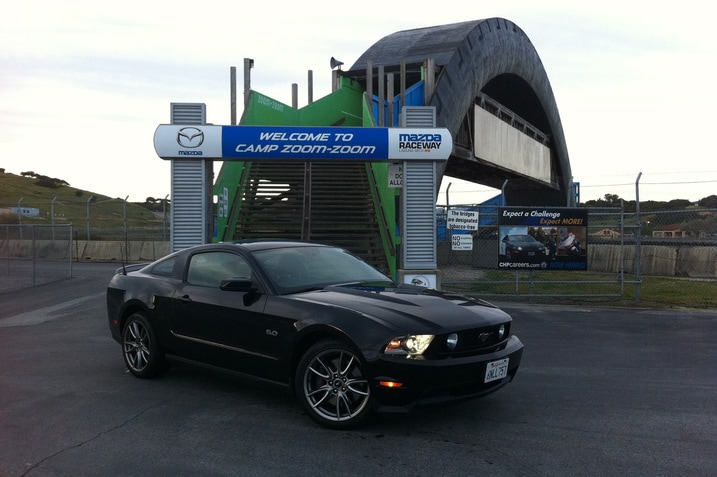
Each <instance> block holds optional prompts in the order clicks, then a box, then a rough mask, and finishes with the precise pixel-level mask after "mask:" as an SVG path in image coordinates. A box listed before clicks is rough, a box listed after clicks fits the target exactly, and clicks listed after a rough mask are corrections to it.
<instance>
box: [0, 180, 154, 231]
mask: <svg viewBox="0 0 717 477" xmlns="http://www.w3.org/2000/svg"><path fill="white" fill-rule="evenodd" d="M0 171H1V170H0ZM45 179H48V178H45ZM90 197H93V200H92V202H91V203H90V223H91V226H92V229H93V230H98V231H99V230H102V229H106V230H111V229H119V230H121V229H123V227H124V207H125V204H124V200H123V199H119V198H110V197H107V196H104V195H102V194H98V193H95V192H90V191H85V190H81V189H76V188H74V187H70V186H69V185H65V184H63V183H61V181H56V180H49V181H48V180H43V178H42V177H40V178H38V177H26V176H19V175H15V174H11V173H8V172H0V224H17V223H18V222H19V220H18V216H17V215H16V214H12V213H11V210H10V209H11V208H12V207H17V206H18V203H19V202H20V198H22V202H21V203H20V205H21V206H22V207H31V208H36V209H39V211H40V215H39V217H23V218H22V223H23V224H52V223H53V222H52V215H51V211H52V209H53V199H54V215H55V217H54V223H55V224H57V225H59V224H72V225H74V227H75V228H77V229H79V228H82V229H84V227H86V224H87V203H88V200H89V199H90ZM163 223H164V222H163V219H162V212H161V207H160V210H159V211H158V212H153V211H151V210H149V209H148V208H147V207H145V206H143V205H142V204H139V203H132V202H128V203H127V226H128V228H133V229H157V230H162V227H163Z"/></svg>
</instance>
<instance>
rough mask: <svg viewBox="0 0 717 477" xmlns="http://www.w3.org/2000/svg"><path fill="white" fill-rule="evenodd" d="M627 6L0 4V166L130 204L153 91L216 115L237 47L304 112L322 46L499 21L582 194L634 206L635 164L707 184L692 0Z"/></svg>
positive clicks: (340, 55) (711, 129)
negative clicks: (516, 44)
mask: <svg viewBox="0 0 717 477" xmlns="http://www.w3.org/2000/svg"><path fill="white" fill-rule="evenodd" d="M635 3H638V2H635ZM639 4H640V6H638V5H635V6H633V2H626V1H619V2H615V1H611V0H608V1H601V2H575V1H550V0H546V1H542V2H536V1H533V0H530V1H516V2H510V1H504V2H484V1H480V2H471V3H468V4H466V3H465V2H423V1H414V2H386V1H373V0H364V1H361V2H354V3H346V2H328V1H314V2H311V1H304V2H285V1H281V2H276V1H270V0H264V1H261V2H226V1H222V2H219V1H213V0H204V1H201V2H196V1H193V2H186V1H182V0H179V1H173V2H152V1H147V0H145V1H142V2H137V1H134V0H130V1H124V2H97V1H92V2H89V1H76V0H66V1H63V2H47V1H36V0H25V1H23V2H14V3H13V5H12V9H9V8H3V13H2V16H0V62H1V64H2V68H1V69H0V168H4V169H6V171H7V172H11V173H14V174H20V173H21V172H24V171H34V172H36V173H39V174H44V175H48V176H51V177H56V178H60V179H63V180H66V181H67V182H69V183H70V185H72V186H73V187H78V188H81V189H86V190H89V191H91V192H95V193H98V194H102V195H107V196H110V197H119V198H122V199H124V198H125V197H126V196H129V200H130V201H144V200H145V198H146V197H149V196H151V197H158V198H159V197H164V196H166V195H167V194H169V192H170V189H169V185H170V184H169V183H170V178H169V172H170V170H169V163H168V162H167V161H163V160H162V159H159V158H158V157H157V155H156V154H155V152H154V148H153V145H152V138H153V134H154V130H155V128H156V127H157V125H158V124H160V123H168V122H169V104H170V103H171V102H200V103H206V105H207V120H208V122H210V123H214V124H229V123H230V105H229V71H230V67H231V66H236V67H237V75H238V77H239V78H240V80H239V85H238V87H239V94H241V91H242V87H243V86H242V84H241V75H242V74H243V70H242V64H243V58H245V57H246V58H253V59H254V62H255V66H254V69H253V70H252V89H254V90H255V91H258V92H261V93H263V94H266V95H268V96H270V97H272V98H274V99H276V100H278V101H281V102H283V103H286V104H291V84H292V83H297V84H298V89H299V106H304V105H306V99H307V93H306V91H307V72H308V70H312V71H313V76H314V100H317V99H319V98H321V97H323V96H326V95H328V94H329V93H330V91H331V87H330V79H331V69H330V66H329V59H330V58H331V57H332V56H335V57H336V58H337V59H339V60H341V61H343V62H344V63H345V68H348V67H350V66H351V65H352V64H353V63H354V61H355V60H356V59H358V57H359V56H360V55H361V54H362V53H363V52H364V51H365V50H367V49H368V48H369V47H370V46H371V45H372V44H373V43H375V42H376V41H378V40H380V39H381V38H383V37H384V36H386V35H389V34H391V33H394V32H397V31H401V30H406V29H413V28H420V27H427V26H434V25H442V24H448V23H456V22H462V21H468V20H478V19H484V18H491V17H503V18H506V19H508V20H510V21H512V22H514V23H515V24H517V25H518V26H519V27H520V28H521V29H522V30H523V31H524V32H525V33H526V34H527V36H528V38H529V39H530V41H531V42H532V43H533V45H534V46H535V48H536V50H537V52H538V55H539V56H540V58H541V60H542V62H543V65H544V66H545V70H546V72H547V75H548V78H549V79H550V81H551V85H552V88H553V92H554V94H555V98H556V101H557V105H558V110H559V112H560V116H561V119H562V124H563V128H564V130H565V137H566V141H567V145H568V153H569V155H570V162H571V165H572V170H573V176H574V180H575V181H576V182H580V184H581V192H582V195H581V199H582V200H583V201H585V200H589V199H597V198H602V197H603V196H604V195H605V194H607V193H610V194H618V195H619V196H620V197H622V198H624V199H626V200H634V199H635V181H636V180H637V177H638V174H640V173H642V176H641V178H640V199H641V200H671V199H688V200H692V201H696V200H699V199H701V198H703V197H706V196H709V195H713V194H717V164H716V161H715V152H714V146H713V144H714V140H715V132H716V131H715V126H716V124H715V120H714V118H715V114H716V111H717V94H715V92H714V86H713V83H714V74H715V72H716V71H717V41H715V40H714V26H713V15H711V14H708V10H707V9H708V8H709V5H710V4H709V2H704V1H699V2H698V1H693V0H686V1H684V0H683V1H681V2H672V3H666V4H665V3H663V4H661V5H660V6H659V7H658V6H657V4H645V3H644V2H639ZM155 5H156V6H155ZM232 5H234V6H232ZM459 5H468V6H459ZM351 8H353V10H352V9H351ZM240 103H241V101H240ZM240 107H241V106H240ZM239 115H241V110H240V111H239ZM218 170H219V165H218V164H217V165H216V167H215V171H217V172H218ZM449 182H453V186H452V187H451V189H450V194H451V196H450V202H451V204H468V203H475V202H480V201H483V200H485V199H488V198H490V197H492V196H493V195H494V193H495V191H492V190H489V189H487V188H486V187H484V186H481V185H477V184H474V185H470V184H469V185H465V184H461V183H460V181H457V180H453V179H448V178H446V179H444V182H443V184H442V191H444V190H445V188H446V186H447V184H448V183H449ZM443 194H444V192H441V196H440V197H439V202H442V203H445V197H444V195H443ZM2 205H8V204H0V206H2ZM9 205H13V204H9Z"/></svg>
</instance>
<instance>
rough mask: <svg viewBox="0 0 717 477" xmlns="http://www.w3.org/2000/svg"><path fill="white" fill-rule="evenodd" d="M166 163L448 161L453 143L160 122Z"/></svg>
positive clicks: (374, 131) (426, 135)
mask: <svg viewBox="0 0 717 477" xmlns="http://www.w3.org/2000/svg"><path fill="white" fill-rule="evenodd" d="M154 149H155V151H156V152H157V155H158V156H159V157H161V158H162V159H207V160H223V161H226V160H237V161H244V160H253V161H256V160H272V159H273V160H284V159H290V160H298V161H316V160H337V161H346V160H356V161H387V160H430V161H445V160H447V159H448V157H450V154H451V151H452V149H453V139H452V138H451V135H450V133H449V132H448V130H447V129H443V128H351V127H289V126H214V125H206V126H205V125H191V126H189V125H179V124H171V125H168V124H162V125H160V126H158V127H157V130H156V131H155V133H154Z"/></svg>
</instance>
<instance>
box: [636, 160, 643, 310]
mask: <svg viewBox="0 0 717 477" xmlns="http://www.w3.org/2000/svg"><path fill="white" fill-rule="evenodd" d="M640 177H642V172H640V173H639V174H638V175H637V179H636V180H635V220H636V221H637V236H636V238H635V282H637V283H636V285H635V301H637V303H638V304H640V292H641V289H640V287H641V285H642V259H641V257H640V253H641V252H640V242H641V241H642V220H641V219H640Z"/></svg>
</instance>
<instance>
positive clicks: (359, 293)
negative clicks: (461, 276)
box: [294, 285, 511, 334]
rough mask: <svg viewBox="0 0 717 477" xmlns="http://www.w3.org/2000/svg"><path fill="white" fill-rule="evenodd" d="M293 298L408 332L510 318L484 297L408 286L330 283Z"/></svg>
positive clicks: (474, 325) (457, 327)
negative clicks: (366, 285)
mask: <svg viewBox="0 0 717 477" xmlns="http://www.w3.org/2000/svg"><path fill="white" fill-rule="evenodd" d="M294 298H295V299H298V300H302V301H309V302H313V303H318V304H323V305H330V306H335V307H339V308H342V309H345V310H350V311H352V312H355V313H359V314H361V315H364V316H366V317H368V318H371V319H373V320H376V321H379V322H383V323H384V324H385V325H386V326H388V327H391V328H394V327H395V328H400V329H403V330H405V331H407V332H410V333H431V334H439V333H446V332H449V331H457V330H462V329H470V328H478V327H482V326H489V325H492V324H495V323H502V322H506V321H510V320H511V318H510V315H508V314H507V313H505V312H504V311H502V310H500V309H499V308H497V307H495V306H494V305H491V304H490V303H488V302H485V301H483V300H477V299H474V298H470V297H465V296H461V295H456V294H452V293H448V292H442V291H438V290H434V289H430V288H422V287H414V286H409V285H406V286H403V285H402V286H400V287H399V288H381V287H376V288H372V287H365V288H363V287H362V288H353V287H344V286H332V287H327V288H324V289H323V290H318V291H311V292H306V293H301V294H298V295H294Z"/></svg>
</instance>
